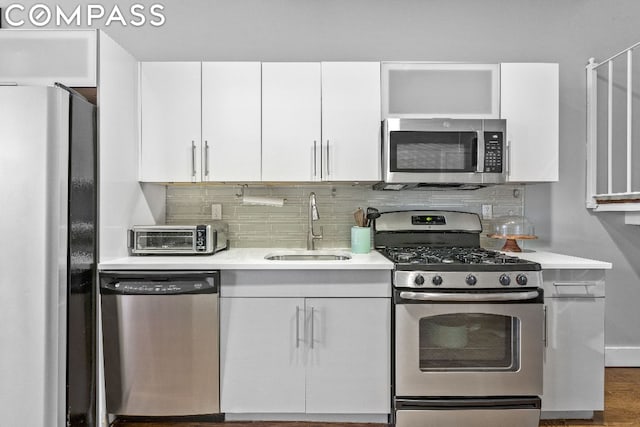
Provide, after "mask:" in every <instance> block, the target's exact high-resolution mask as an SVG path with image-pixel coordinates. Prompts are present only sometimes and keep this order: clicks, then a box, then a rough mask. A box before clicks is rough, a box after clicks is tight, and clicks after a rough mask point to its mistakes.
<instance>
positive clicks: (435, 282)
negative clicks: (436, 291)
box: [431, 275, 442, 286]
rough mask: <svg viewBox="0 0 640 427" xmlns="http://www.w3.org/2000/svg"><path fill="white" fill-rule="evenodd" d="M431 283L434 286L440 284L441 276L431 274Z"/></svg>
mask: <svg viewBox="0 0 640 427" xmlns="http://www.w3.org/2000/svg"><path fill="white" fill-rule="evenodd" d="M431 283H433V284H434V285H435V286H440V285H442V277H440V276H437V275H436V276H433V279H431Z"/></svg>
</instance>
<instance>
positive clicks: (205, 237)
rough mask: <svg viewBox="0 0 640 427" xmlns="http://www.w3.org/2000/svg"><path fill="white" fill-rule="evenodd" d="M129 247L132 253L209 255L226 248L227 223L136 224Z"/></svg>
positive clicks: (130, 235)
mask: <svg viewBox="0 0 640 427" xmlns="http://www.w3.org/2000/svg"><path fill="white" fill-rule="evenodd" d="M128 246H129V251H130V253H131V255H210V254H213V253H215V252H218V251H221V250H223V249H226V247H227V230H226V224H224V223H220V224H216V225H212V224H206V225H144V226H141V225H136V226H134V227H132V228H131V229H130V230H129V236H128Z"/></svg>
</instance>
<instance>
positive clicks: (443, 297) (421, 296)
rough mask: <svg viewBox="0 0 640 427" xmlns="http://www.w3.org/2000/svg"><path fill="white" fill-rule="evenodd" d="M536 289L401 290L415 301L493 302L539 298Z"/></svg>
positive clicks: (403, 294)
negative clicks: (458, 291) (482, 291)
mask: <svg viewBox="0 0 640 427" xmlns="http://www.w3.org/2000/svg"><path fill="white" fill-rule="evenodd" d="M538 296H539V293H538V291H537V290H535V291H525V292H497V293H495V292H494V293H484V294H475V293H446V292H406V291H403V292H400V298H402V299H406V300H413V301H434V302H443V301H452V302H485V301H488V302H492V301H500V302H502V301H526V300H531V299H536V298H538Z"/></svg>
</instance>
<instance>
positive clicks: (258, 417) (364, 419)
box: [224, 412, 389, 424]
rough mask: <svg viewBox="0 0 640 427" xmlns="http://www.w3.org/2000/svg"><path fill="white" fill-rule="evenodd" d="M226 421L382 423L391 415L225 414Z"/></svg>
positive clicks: (385, 422) (387, 420) (386, 421)
mask: <svg viewBox="0 0 640 427" xmlns="http://www.w3.org/2000/svg"><path fill="white" fill-rule="evenodd" d="M224 419H225V421H301V422H314V421H316V422H342V423H381V424H387V423H388V422H389V414H275V413H274V414H253V413H242V414H232V413H228V412H227V413H225V414H224Z"/></svg>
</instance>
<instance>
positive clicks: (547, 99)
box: [500, 63, 559, 182]
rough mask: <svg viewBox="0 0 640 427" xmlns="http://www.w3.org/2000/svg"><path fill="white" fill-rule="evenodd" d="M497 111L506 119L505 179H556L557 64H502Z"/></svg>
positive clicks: (557, 145) (531, 180) (557, 130)
mask: <svg viewBox="0 0 640 427" xmlns="http://www.w3.org/2000/svg"><path fill="white" fill-rule="evenodd" d="M500 80H501V82H500V88H501V95H500V115H501V118H503V119H506V120H507V141H508V144H509V149H508V151H509V159H508V162H509V164H508V170H509V174H508V180H509V181H511V182H536V181H557V180H558V173H559V172H558V170H559V166H558V165H559V160H558V151H559V127H558V122H559V115H558V109H559V86H558V85H559V82H558V64H526V63H522V64H501V68H500Z"/></svg>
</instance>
